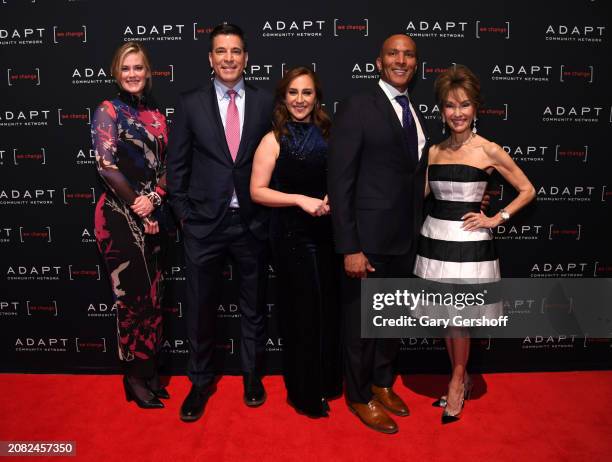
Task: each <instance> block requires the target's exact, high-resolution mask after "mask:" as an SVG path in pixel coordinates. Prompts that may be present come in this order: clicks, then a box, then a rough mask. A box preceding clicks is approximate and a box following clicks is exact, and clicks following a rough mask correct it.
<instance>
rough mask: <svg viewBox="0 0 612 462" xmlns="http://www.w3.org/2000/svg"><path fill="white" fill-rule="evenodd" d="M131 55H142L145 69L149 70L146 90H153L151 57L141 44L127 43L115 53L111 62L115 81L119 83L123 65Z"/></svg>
mask: <svg viewBox="0 0 612 462" xmlns="http://www.w3.org/2000/svg"><path fill="white" fill-rule="evenodd" d="M130 53H140V54H141V55H142V61H143V62H144V65H145V68H146V69H147V74H148V76H147V83H146V84H145V90H147V91H149V90H151V87H152V86H153V82H152V78H151V62H150V61H149V55H148V54H147V50H146V49H145V47H144V45H143V44H142V43H140V42H125V43H124V44H123V45H121V46H120V47H119V48H117V50H116V51H115V54H114V55H113V61H112V62H111V74H113V77H114V78H115V81H116V82H117V83H119V76H120V75H121V64H123V60H124V59H125V57H126V56H127V55H129V54H130Z"/></svg>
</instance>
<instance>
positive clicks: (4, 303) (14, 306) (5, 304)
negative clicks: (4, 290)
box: [0, 299, 21, 316]
mask: <svg viewBox="0 0 612 462" xmlns="http://www.w3.org/2000/svg"><path fill="white" fill-rule="evenodd" d="M20 306H21V303H20V302H17V301H11V300H6V299H3V300H0V316H19V310H20Z"/></svg>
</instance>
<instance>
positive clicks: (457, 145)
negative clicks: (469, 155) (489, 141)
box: [448, 133, 476, 149]
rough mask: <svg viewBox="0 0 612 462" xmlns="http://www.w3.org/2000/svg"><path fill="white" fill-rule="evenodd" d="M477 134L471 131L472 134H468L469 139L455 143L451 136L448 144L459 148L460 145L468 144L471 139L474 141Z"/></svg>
mask: <svg viewBox="0 0 612 462" xmlns="http://www.w3.org/2000/svg"><path fill="white" fill-rule="evenodd" d="M475 136H476V134H475V133H470V136H468V137H467V139H466V140H465V141H463V142H461V143H457V144H453V143H452V142H451V141H450V138H449V141H448V146H449V147H450V148H453V149H459V148H460V147H462V146H465V145H466V144H468V143H469V142H470V141H472V138H474V137H475Z"/></svg>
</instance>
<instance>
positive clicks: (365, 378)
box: [342, 245, 415, 403]
mask: <svg viewBox="0 0 612 462" xmlns="http://www.w3.org/2000/svg"><path fill="white" fill-rule="evenodd" d="M413 248H414V245H413ZM366 257H367V258H368V260H369V262H370V264H371V265H372V266H373V267H374V268H375V269H376V271H375V272H372V273H368V277H369V278H406V277H412V272H413V267H414V258H415V252H414V250H411V251H410V252H409V253H407V254H404V255H374V254H368V255H366ZM360 295H361V279H355V278H349V277H348V276H347V275H346V273H344V275H343V277H342V310H343V328H344V378H345V381H346V397H347V399H348V401H349V402H352V403H368V402H369V401H370V400H371V399H372V385H376V386H378V387H391V386H392V385H393V382H394V381H395V371H394V365H395V360H396V359H397V355H398V353H399V348H400V343H401V342H400V339H364V338H361V303H360V302H361V297H360Z"/></svg>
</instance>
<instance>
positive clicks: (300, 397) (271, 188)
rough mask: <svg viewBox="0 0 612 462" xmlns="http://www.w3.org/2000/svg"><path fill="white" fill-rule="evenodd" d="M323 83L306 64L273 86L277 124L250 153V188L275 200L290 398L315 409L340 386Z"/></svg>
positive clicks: (271, 203) (323, 411)
mask: <svg viewBox="0 0 612 462" xmlns="http://www.w3.org/2000/svg"><path fill="white" fill-rule="evenodd" d="M321 98H322V96H321V88H320V85H319V82H318V79H317V77H316V75H315V74H314V72H313V71H312V70H310V69H308V68H306V67H297V68H294V69H291V70H289V71H288V72H287V73H286V74H285V76H284V77H283V79H282V80H281V81H280V82H279V83H278V85H277V87H276V104H275V109H274V114H273V130H272V131H271V132H270V133H268V134H267V135H266V136H264V138H263V139H262V141H261V143H260V145H259V147H258V148H257V151H256V152H255V158H254V161H253V173H252V176H251V196H252V198H253V201H254V202H258V203H260V204H263V205H266V206H268V207H273V208H274V210H273V214H272V222H271V225H270V238H271V243H272V250H273V253H274V264H275V267H276V270H277V273H278V282H279V284H278V290H279V308H280V319H281V333H282V336H283V341H284V351H283V353H284V361H283V375H284V379H285V386H286V388H287V395H288V400H289V402H290V403H291V404H292V405H293V406H294V407H295V409H296V410H297V411H298V412H301V413H304V414H306V415H308V416H311V417H322V416H327V412H328V411H329V406H328V404H327V399H328V398H331V397H334V396H338V395H340V394H341V392H342V368H341V364H342V363H341V362H340V317H339V303H338V299H337V288H338V285H339V282H338V281H339V280H338V270H339V268H340V265H339V261H338V260H337V256H336V255H335V253H334V249H333V239H332V227H331V220H330V216H329V213H330V208H329V203H328V200H327V180H326V178H327V141H326V138H327V135H328V131H329V128H330V120H329V118H328V117H327V115H326V114H325V112H323V110H322V108H321Z"/></svg>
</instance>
